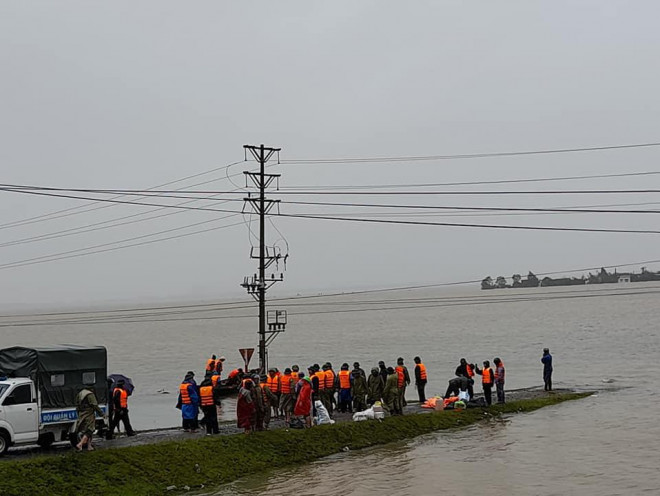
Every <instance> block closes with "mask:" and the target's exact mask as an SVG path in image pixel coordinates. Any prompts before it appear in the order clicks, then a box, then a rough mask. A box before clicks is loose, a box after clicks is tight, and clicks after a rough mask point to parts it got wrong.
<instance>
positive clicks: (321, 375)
mask: <svg viewBox="0 0 660 496" xmlns="http://www.w3.org/2000/svg"><path fill="white" fill-rule="evenodd" d="M314 375H315V376H316V377H317V378H318V380H319V391H321V390H322V389H325V372H323V371H322V370H319V371H318V372H316V373H315V374H314Z"/></svg>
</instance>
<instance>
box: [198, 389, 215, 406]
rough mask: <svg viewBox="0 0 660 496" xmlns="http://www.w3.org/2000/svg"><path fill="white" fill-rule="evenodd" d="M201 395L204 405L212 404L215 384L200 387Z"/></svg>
mask: <svg viewBox="0 0 660 496" xmlns="http://www.w3.org/2000/svg"><path fill="white" fill-rule="evenodd" d="M199 395H200V396H201V398H202V406H211V405H212V404H213V386H204V387H201V388H199Z"/></svg>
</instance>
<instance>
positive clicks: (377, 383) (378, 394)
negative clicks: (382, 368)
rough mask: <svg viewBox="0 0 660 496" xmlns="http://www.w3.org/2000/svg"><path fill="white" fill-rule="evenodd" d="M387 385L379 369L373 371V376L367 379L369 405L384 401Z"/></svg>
mask: <svg viewBox="0 0 660 496" xmlns="http://www.w3.org/2000/svg"><path fill="white" fill-rule="evenodd" d="M384 387H385V383H384V382H383V378H382V377H381V375H380V372H379V370H378V368H377V367H374V368H372V369H371V374H369V378H368V379H367V404H368V405H369V406H371V405H373V404H374V403H376V402H377V401H381V400H382V399H383V388H384Z"/></svg>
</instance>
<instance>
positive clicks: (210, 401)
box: [199, 378, 220, 436]
mask: <svg viewBox="0 0 660 496" xmlns="http://www.w3.org/2000/svg"><path fill="white" fill-rule="evenodd" d="M199 400H200V404H201V406H202V413H204V420H203V423H204V427H206V435H207V436H210V435H211V434H219V433H220V429H219V427H218V414H217V411H216V407H215V397H214V394H213V381H212V380H211V379H210V378H208V379H204V380H203V381H202V383H201V384H200V385H199Z"/></svg>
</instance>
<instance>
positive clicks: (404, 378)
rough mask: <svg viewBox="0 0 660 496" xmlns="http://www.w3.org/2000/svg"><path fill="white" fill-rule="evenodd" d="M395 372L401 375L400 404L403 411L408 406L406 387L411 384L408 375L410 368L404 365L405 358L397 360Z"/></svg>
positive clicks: (399, 384)
mask: <svg viewBox="0 0 660 496" xmlns="http://www.w3.org/2000/svg"><path fill="white" fill-rule="evenodd" d="M394 370H395V371H396V373H397V374H399V382H398V387H399V395H400V399H399V403H400V404H401V409H402V411H403V407H404V406H407V405H408V403H407V402H406V386H408V384H410V374H409V373H408V368H407V367H406V366H405V365H404V364H403V358H401V357H399V358H397V359H396V368H395V369H394Z"/></svg>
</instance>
